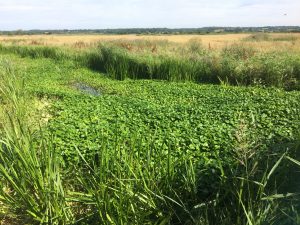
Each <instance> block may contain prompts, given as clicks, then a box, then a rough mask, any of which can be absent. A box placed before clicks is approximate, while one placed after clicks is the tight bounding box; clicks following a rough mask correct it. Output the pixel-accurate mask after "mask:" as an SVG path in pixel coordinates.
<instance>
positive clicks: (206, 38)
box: [0, 33, 300, 51]
mask: <svg viewBox="0 0 300 225" xmlns="http://www.w3.org/2000/svg"><path fill="white" fill-rule="evenodd" d="M262 35H264V34H262ZM249 36H251V34H215V35H132V34H130V35H84V34H82V35H17V36H7V35H2V36H0V43H7V44H20V45H52V46H53V45H54V46H61V45H66V46H75V47H78V46H79V47H82V46H85V47H89V46H94V45H95V44H97V43H99V42H107V41H116V40H123V41H135V40H149V41H162V40H164V41H168V42H174V43H176V44H177V45H178V44H186V43H187V42H189V41H190V40H193V39H200V40H201V41H202V43H203V45H204V46H205V47H207V48H211V49H221V48H223V47H225V46H228V45H231V44H233V43H237V42H242V41H243V40H245V39H247V38H248V37H249ZM268 36H269V37H271V38H270V39H268V40H266V39H264V38H262V39H260V40H257V41H249V42H247V43H245V44H247V45H250V46H252V47H255V48H260V49H264V50H274V49H275V50H281V49H284V50H291V51H295V50H296V51H300V41H299V40H300V34H289V33H280V34H277V33H275V34H268ZM273 39H275V40H277V41H276V44H274V41H273Z"/></svg>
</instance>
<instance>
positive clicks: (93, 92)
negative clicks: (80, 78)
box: [74, 83, 101, 96]
mask: <svg viewBox="0 0 300 225" xmlns="http://www.w3.org/2000/svg"><path fill="white" fill-rule="evenodd" d="M74 86H75V88H76V89H77V90H79V91H81V92H83V93H85V94H88V95H92V96H100V95H101V93H100V92H99V91H98V90H97V89H95V88H93V87H91V86H89V85H87V84H84V83H76V84H75V85H74Z"/></svg>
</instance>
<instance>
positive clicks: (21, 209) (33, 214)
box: [0, 63, 72, 224]
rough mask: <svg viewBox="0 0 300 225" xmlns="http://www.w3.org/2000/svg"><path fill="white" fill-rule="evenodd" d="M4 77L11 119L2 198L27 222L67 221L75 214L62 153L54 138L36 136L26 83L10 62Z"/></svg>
mask: <svg viewBox="0 0 300 225" xmlns="http://www.w3.org/2000/svg"><path fill="white" fill-rule="evenodd" d="M3 68H5V69H4V70H3ZM1 81H2V82H1V86H0V95H1V97H2V98H3V99H4V102H5V104H6V115H7V121H6V123H4V125H3V130H4V131H3V135H2V137H1V139H0V162H1V163H0V180H1V189H0V201H1V202H2V203H3V205H4V206H5V208H6V209H7V211H8V215H9V214H10V216H11V217H12V218H14V220H17V221H20V222H22V223H24V224H25V223H29V224H35V223H37V224H66V221H69V220H71V219H72V215H71V214H70V210H69V208H68V206H67V205H66V201H65V193H64V188H63V186H62V180H61V175H60V161H59V157H57V154H56V152H55V151H54V150H53V149H52V148H51V142H50V140H44V139H43V138H42V137H39V139H37V140H35V135H34V134H33V133H32V132H31V131H30V130H29V129H28V126H27V124H26V120H27V118H26V109H25V106H26V102H27V99H26V98H27V95H26V93H24V88H23V85H24V84H23V82H22V79H20V77H17V75H16V74H15V73H14V71H13V69H12V67H11V66H10V65H9V64H7V63H6V65H4V66H3V67H2V70H1Z"/></svg>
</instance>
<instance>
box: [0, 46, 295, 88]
mask: <svg viewBox="0 0 300 225" xmlns="http://www.w3.org/2000/svg"><path fill="white" fill-rule="evenodd" d="M130 46H133V43H130ZM137 46H138V47H139V48H141V46H143V45H141V43H138V44H137ZM163 48H166V47H165V46H164V47H163ZM0 52H4V53H5V52H6V53H15V54H19V55H21V56H22V57H26V56H27V57H32V58H37V57H45V58H51V59H55V60H66V59H68V60H73V61H74V62H75V63H77V64H78V65H80V66H86V67H88V68H90V69H93V70H97V71H101V72H105V73H107V74H108V75H109V76H110V77H112V78H114V79H118V80H124V79H126V78H131V79H160V80H169V81H192V82H197V83H214V84H218V83H221V82H225V81H226V82H228V83H229V84H232V85H263V86H275V87H281V88H285V89H288V90H295V89H296V90H297V89H299V88H300V55H297V54H295V53H288V52H285V53H282V52H281V53H280V54H279V53H278V52H267V53H264V52H261V51H257V50H255V49H253V48H251V47H245V46H242V45H240V44H233V45H231V46H227V47H225V48H224V49H223V50H222V51H221V52H216V51H211V50H208V49H205V48H203V47H202V45H201V42H199V41H198V40H194V41H191V42H189V43H188V44H187V46H185V47H184V48H183V49H182V50H181V51H179V52H178V51H177V50H176V51H175V52H174V53H171V54H170V52H168V53H165V54H164V53H156V52H152V51H151V50H149V49H148V50H147V49H146V50H145V51H140V50H138V51H133V50H132V48H131V47H128V46H127V45H126V46H125V47H124V43H123V45H122V44H120V43H118V42H117V44H116V43H115V44H111V43H106V44H102V45H100V46H99V47H98V48H94V49H90V50H84V51H81V52H80V51H79V52H78V51H74V50H68V49H65V50H62V49H60V48H55V47H47V46H36V47H33V46H4V45H0Z"/></svg>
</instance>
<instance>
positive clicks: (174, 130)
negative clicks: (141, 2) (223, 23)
mask: <svg viewBox="0 0 300 225" xmlns="http://www.w3.org/2000/svg"><path fill="white" fill-rule="evenodd" d="M299 40H300V36H299V35H298V34H293V35H292V34H230V35H201V36H188V35H186V36H182V35H173V36H146V37H145V36H133V35H125V36H97V35H94V36H93V35H89V36H74V35H72V36H71V35H69V36H68V35H65V36H59V35H57V36H53V35H43V36H28V37H23V36H11V37H8V36H2V37H0V77H1V79H0V106H1V108H0V119H1V120H0V134H1V138H0V162H1V163H0V180H1V188H0V221H1V224H117V225H119V224H149V225H150V224H157V225H165V224H187V225H192V224H197V225H206V224H211V225H215V224H225V225H227V224H228V225H229V224H230V225H231V224H235V225H240V224H241V225H243V224H249V225H252V224H253V225H254V224H255V225H256V224H261V225H263V224H289V225H290V224H299V223H300V199H299V190H300V189H299V188H300V177H299V170H300V162H299V161H300V155H299V151H300V149H299V146H300V145H299V140H300V133H299V131H300V129H299V128H300V92H299V90H300V81H299V80H300V52H299V49H300V48H299V45H300V41H299Z"/></svg>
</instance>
